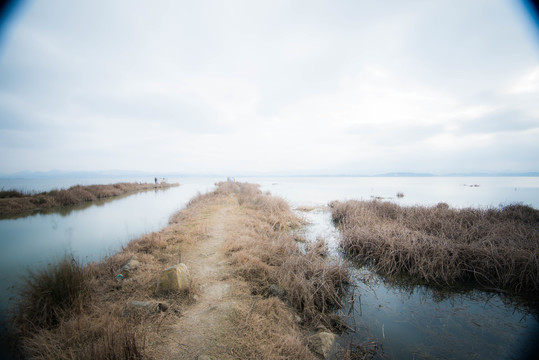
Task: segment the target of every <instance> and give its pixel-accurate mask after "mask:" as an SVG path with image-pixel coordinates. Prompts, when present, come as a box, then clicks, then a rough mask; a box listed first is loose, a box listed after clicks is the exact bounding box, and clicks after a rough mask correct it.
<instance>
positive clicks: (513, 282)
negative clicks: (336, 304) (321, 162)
mask: <svg viewBox="0 0 539 360" xmlns="http://www.w3.org/2000/svg"><path fill="white" fill-rule="evenodd" d="M331 208H332V214H333V220H334V221H335V222H336V224H337V225H338V227H339V229H340V230H341V233H342V241H341V246H342V248H343V249H344V250H345V251H346V252H348V253H350V254H352V255H353V256H355V257H356V258H357V259H358V260H359V261H361V262H363V263H368V264H371V265H373V266H374V268H375V269H376V270H377V271H379V272H382V273H384V274H386V275H390V276H392V275H405V276H411V277H412V278H415V279H418V280H420V281H422V282H425V283H429V284H434V285H455V284H456V283H459V282H473V283H475V284H477V285H479V286H481V287H483V288H490V289H497V290H504V291H510V292H515V293H536V292H537V291H538V290H539V211H538V210H535V209H533V208H531V207H529V206H524V205H509V206H506V207H503V208H500V209H472V208H466V209H461V210H457V209H452V208H450V207H449V206H448V205H447V204H443V203H440V204H438V205H436V206H432V207H423V206H413V207H401V206H398V205H396V204H393V203H390V202H380V201H356V200H350V201H346V202H333V203H332V204H331Z"/></svg>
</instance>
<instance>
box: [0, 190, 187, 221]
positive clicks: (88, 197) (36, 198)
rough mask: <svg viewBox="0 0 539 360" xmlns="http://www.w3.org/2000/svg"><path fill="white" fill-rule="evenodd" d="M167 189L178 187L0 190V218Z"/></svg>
mask: <svg viewBox="0 0 539 360" xmlns="http://www.w3.org/2000/svg"><path fill="white" fill-rule="evenodd" d="M171 186H178V184H151V183H117V184H112V185H88V186H82V185H75V186H72V187H70V188H69V189H65V190H52V191H49V192H43V193H38V194H30V193H23V192H19V191H16V190H2V191H0V216H10V215H17V214H21V213H26V212H32V211H37V210H42V209H49V208H55V207H62V206H72V205H77V204H80V203H84V202H88V201H94V200H97V199H104V198H109V197H114V196H120V195H123V194H127V193H130V192H136V191H144V190H152V189H165V188H168V187H171Z"/></svg>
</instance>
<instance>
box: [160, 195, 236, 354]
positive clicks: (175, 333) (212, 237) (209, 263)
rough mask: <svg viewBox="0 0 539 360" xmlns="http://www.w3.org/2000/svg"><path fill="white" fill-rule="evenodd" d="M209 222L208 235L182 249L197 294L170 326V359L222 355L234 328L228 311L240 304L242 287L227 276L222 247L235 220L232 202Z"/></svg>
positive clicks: (227, 271) (212, 216) (226, 264)
mask: <svg viewBox="0 0 539 360" xmlns="http://www.w3.org/2000/svg"><path fill="white" fill-rule="evenodd" d="M208 223H209V224H208V228H207V235H208V236H207V239H206V240H205V241H204V242H203V243H197V244H193V245H191V246H188V247H186V248H185V249H182V261H183V262H184V263H185V264H186V265H187V266H188V267H189V269H190V270H189V271H190V274H191V276H192V278H193V279H194V280H195V282H196V284H197V286H198V295H197V296H196V302H195V303H194V304H193V305H191V306H189V307H188V308H187V309H186V310H185V312H183V313H182V317H181V318H180V321H179V322H178V323H177V324H175V325H174V326H173V327H172V329H171V333H170V337H171V339H175V341H172V342H171V343H170V344H169V353H170V355H171V359H198V358H204V357H203V355H206V356H211V357H212V358H223V357H222V351H223V350H224V343H223V340H224V339H225V338H226V335H227V334H228V332H229V331H233V328H232V327H233V325H232V324H231V321H230V315H231V312H233V311H234V309H235V308H236V307H237V306H238V305H239V302H240V301H241V296H238V294H239V293H241V292H242V291H241V284H240V283H239V282H238V281H237V280H233V278H232V277H231V276H229V274H230V271H231V269H230V267H229V265H228V263H227V260H226V257H225V254H224V250H223V248H222V247H223V243H224V241H225V239H226V236H227V230H228V228H229V227H230V226H233V223H234V215H233V211H232V208H231V206H230V205H225V207H222V208H220V209H219V210H218V211H217V212H216V213H214V214H212V215H211V217H210V219H209V222H208ZM219 354H221V356H220V355H219Z"/></svg>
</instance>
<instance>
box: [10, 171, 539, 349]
mask: <svg viewBox="0 0 539 360" xmlns="http://www.w3.org/2000/svg"><path fill="white" fill-rule="evenodd" d="M219 180H224V179H216V178H185V179H169V182H176V181H177V182H180V183H181V186H180V187H175V188H171V189H168V190H158V191H149V192H142V193H137V194H133V195H129V196H124V197H121V198H119V199H118V198H117V199H110V200H105V201H100V202H96V203H92V204H86V205H82V206H78V207H73V208H66V209H64V210H62V211H61V212H49V213H40V214H34V215H31V216H27V217H22V218H17V219H3V220H0V250H1V251H0V286H1V288H0V289H1V290H2V293H1V298H0V308H1V310H5V308H6V306H8V305H9V303H10V300H9V299H10V298H11V297H12V296H13V286H14V285H16V284H17V282H18V281H19V280H20V279H21V278H22V277H24V275H25V274H26V270H27V269H28V268H36V267H40V266H44V265H46V264H47V263H49V262H51V261H54V260H55V259H56V258H58V257H61V256H62V255H63V254H64V253H65V252H73V253H74V254H75V255H76V256H78V257H79V258H81V259H82V260H84V261H92V260H97V259H99V258H101V257H103V256H104V255H106V254H108V253H110V252H113V251H117V250H118V249H120V248H121V246H122V245H123V244H126V243H127V242H128V241H129V240H131V239H133V238H137V237H139V236H140V235H142V234H144V233H149V232H152V231H157V230H159V229H161V228H163V227H164V226H166V225H167V223H168V219H169V217H170V215H172V214H173V213H174V212H176V211H177V210H179V209H181V208H182V207H183V206H185V204H186V203H187V202H188V201H189V199H190V198H191V197H193V196H194V195H195V194H196V193H197V192H202V193H203V192H206V191H209V190H211V189H213V186H214V183H215V182H216V181H219ZM237 180H238V181H249V182H253V183H258V184H261V189H262V190H263V191H270V192H271V193H272V194H274V195H278V196H281V197H283V198H285V199H286V200H287V201H289V202H290V204H291V205H292V206H293V207H294V206H300V205H307V206H316V207H318V208H317V209H316V210H314V211H312V212H308V213H302V214H304V216H306V217H307V219H308V220H309V221H310V222H311V225H309V226H308V228H307V230H306V231H307V236H308V237H309V238H311V239H314V238H316V237H317V236H320V235H321V236H323V237H325V238H326V239H327V240H328V242H329V244H330V246H331V247H332V253H333V256H339V253H338V246H337V242H338V237H339V234H338V232H337V230H336V229H335V228H334V227H333V225H332V224H331V219H330V214H329V212H328V211H327V209H326V208H324V205H326V204H327V203H328V202H330V201H333V200H346V199H365V200H368V199H371V198H375V197H376V198H385V199H387V200H389V201H394V202H396V203H398V204H402V205H416V204H420V205H434V204H437V203H439V202H445V203H447V204H449V205H450V206H453V207H459V208H461V207H468V206H473V207H496V206H499V205H506V204H510V203H523V204H526V205H530V206H532V207H534V208H536V209H539V178H537V177H480V178H474V177H460V178H459V177H426V178H422V177H407V178H394V177H379V178H375V177H359V178H351V177H340V178H331V177H318V178H309V177H301V178H287V177H276V178H268V177H263V178H255V177H246V178H238V179H237ZM120 181H138V182H140V181H151V179H147V180H145V179H45V180H0V188H2V187H3V188H5V189H10V188H15V189H20V190H25V191H46V190H51V189H54V188H66V187H69V186H71V185H75V184H92V183H103V184H105V183H115V182H120ZM397 192H401V193H403V194H404V196H403V197H401V198H398V197H397V196H396V194H397ZM354 275H355V276H356V277H357V278H358V280H357V282H356V284H357V285H358V286H359V289H358V291H357V292H356V295H357V296H356V298H355V299H354V301H353V302H350V304H354V306H353V311H352V314H353V315H354V316H352V317H351V318H350V324H351V326H353V327H355V328H356V329H357V330H358V332H357V333H356V334H350V335H349V336H345V337H342V338H341V342H343V344H344V343H346V342H347V341H351V340H353V341H355V342H364V343H365V342H369V341H372V340H375V341H376V342H377V343H378V344H380V345H381V346H382V348H383V354H384V355H386V356H387V357H390V358H410V359H411V358H429V357H430V358H498V359H503V358H511V357H513V358H518V356H519V355H518V354H520V353H519V351H520V349H522V348H525V347H526V346H527V344H528V342H529V341H530V338H532V339H533V338H534V337H537V334H538V333H539V329H538V320H537V316H536V314H535V313H534V312H533V311H532V312H530V311H527V310H526V309H523V308H521V307H518V306H515V305H514V304H509V303H507V301H506V300H505V299H503V298H501V297H500V296H498V295H495V294H484V293H480V292H472V293H467V294H451V295H450V296H447V297H445V298H440V296H439V294H434V293H432V291H430V290H429V289H427V288H422V287H415V288H411V289H410V288H408V289H402V288H398V287H394V286H390V285H387V284H385V283H384V281H383V279H380V278H377V277H375V276H374V275H372V274H368V273H365V269H355V270H354ZM365 277H369V278H370V280H369V281H366V280H362V279H364V278H365ZM359 295H360V296H359ZM440 339H441V340H440Z"/></svg>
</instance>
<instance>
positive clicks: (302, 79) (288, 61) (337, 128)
mask: <svg viewBox="0 0 539 360" xmlns="http://www.w3.org/2000/svg"><path fill="white" fill-rule="evenodd" d="M485 4H486V3H485V2H477V3H470V2H466V1H461V2H459V1H457V2H453V1H451V2H450V1H442V2H437V4H430V3H425V2H423V1H417V2H415V1H412V2H406V3H403V2H397V1H395V2H390V3H380V4H379V3H372V2H368V1H354V2H347V1H337V2H328V1H309V2H306V1H297V2H288V1H257V2H243V1H231V2H220V1H200V2H188V1H164V2H160V3H159V4H153V3H152V4H150V3H147V2H143V1H123V0H120V1H114V2H108V1H94V2H88V3H78V2H66V1H52V2H48V3H47V4H44V3H39V2H35V3H27V4H26V5H25V6H24V7H22V9H21V11H20V12H19V15H18V18H17V19H16V20H17V21H15V20H14V21H12V22H11V25H10V26H11V27H10V28H9V31H8V32H6V34H5V36H4V41H3V45H2V47H0V140H1V141H2V145H1V147H2V153H3V154H6V156H5V157H3V159H2V161H1V163H0V171H3V172H9V171H19V170H25V169H31V170H49V169H51V168H59V169H65V170H97V169H109V168H115V169H126V170H129V169H140V170H150V171H157V170H163V171H186V172H189V171H193V172H205V173H212V172H229V171H233V172H236V173H239V172H280V171H289V172H299V173H313V172H317V173H323V172H331V173H343V172H346V173H358V172H359V173H373V172H387V171H426V172H434V171H440V172H450V171H458V169H460V168H461V164H464V165H462V166H464V167H466V168H472V167H473V166H471V165H467V164H468V162H469V161H470V159H473V160H474V161H476V162H477V163H476V164H478V165H477V166H481V167H484V168H489V169H491V168H496V166H502V165H503V166H505V167H507V168H510V167H514V168H519V169H522V170H534V169H536V166H537V162H536V161H534V160H533V159H531V158H530V157H529V156H527V155H524V154H521V153H518V152H517V151H516V150H513V149H519V151H528V152H529V151H534V152H537V150H539V148H538V146H539V145H536V144H535V143H536V141H535V140H534V139H533V137H531V136H530V134H536V131H537V120H538V119H539V109H538V108H537V105H536V102H537V101H536V99H537V95H538V94H537V92H538V91H539V90H538V86H539V85H538V84H539V80H538V75H537V74H539V72H538V71H539V70H537V69H538V59H539V57H537V49H536V46H535V45H534V44H533V43H530V41H529V37H528V35H527V34H526V32H525V29H526V27H525V26H522V24H520V21H522V17H521V14H520V13H519V11H518V9H517V7H516V6H513V5H511V4H507V3H506V2H503V1H499V2H497V1H494V2H489V4H488V6H486V5H485ZM485 8H487V10H485ZM483 15H484V16H483ZM534 46H535V47H534ZM493 54H494V55H493ZM516 145H518V146H516ZM500 149H504V150H503V151H501V150H500ZM489 153H490V154H494V153H495V154H497V158H496V159H493V158H492V157H489V156H488V154H489ZM470 154H473V155H470ZM522 159H526V161H523V160H522ZM511 161H514V163H513V164H514V166H511ZM444 167H445V168H444ZM474 170H477V169H474Z"/></svg>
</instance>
